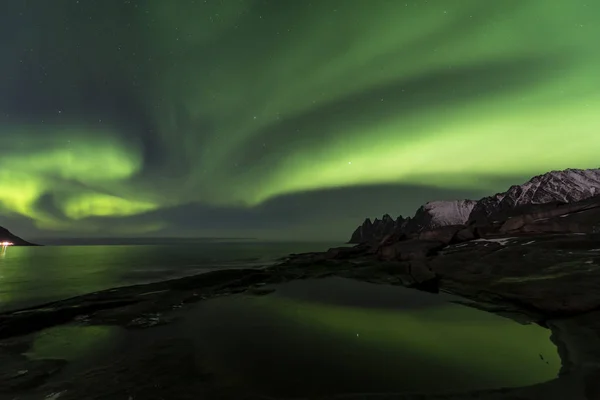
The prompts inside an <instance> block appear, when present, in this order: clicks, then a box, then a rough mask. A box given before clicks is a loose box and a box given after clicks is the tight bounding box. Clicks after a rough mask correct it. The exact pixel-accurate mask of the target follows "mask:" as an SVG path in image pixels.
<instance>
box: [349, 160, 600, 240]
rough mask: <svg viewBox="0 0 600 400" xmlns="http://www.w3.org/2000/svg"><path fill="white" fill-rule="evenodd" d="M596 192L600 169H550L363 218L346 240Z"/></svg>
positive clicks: (481, 218)
mask: <svg viewBox="0 0 600 400" xmlns="http://www.w3.org/2000/svg"><path fill="white" fill-rule="evenodd" d="M596 195H600V169H566V170H564V171H551V172H548V173H545V174H543V175H538V176H535V177H533V178H531V179H530V180H529V181H527V182H525V183H523V184H521V185H514V186H511V187H510V188H509V189H508V190H507V191H506V192H503V193H497V194H495V195H493V196H489V197H484V198H482V199H481V200H478V201H475V200H456V201H431V202H428V203H426V204H424V205H423V206H421V207H420V208H419V209H418V210H417V212H416V213H415V216H414V217H412V218H411V217H409V218H403V217H402V216H400V217H398V219H396V220H394V219H393V218H391V217H390V216H389V215H387V214H386V215H385V216H384V218H383V220H379V219H375V220H374V221H373V222H371V220H370V219H368V218H367V219H366V220H365V222H364V223H363V224H362V225H361V226H359V227H358V228H357V229H356V230H355V231H354V233H353V234H352V238H351V239H350V243H361V242H365V241H372V240H380V239H382V238H383V237H385V236H386V235H388V234H392V233H398V234H407V235H409V234H413V233H417V232H421V231H424V230H428V229H433V228H438V227H441V226H447V225H462V224H467V223H487V222H489V220H490V217H491V218H492V219H496V218H498V217H499V216H502V214H507V213H510V211H511V210H514V209H515V208H517V207H519V208H520V207H526V206H528V205H535V204H546V203H555V202H560V203H573V202H576V201H580V200H584V199H587V198H590V197H593V196H596Z"/></svg>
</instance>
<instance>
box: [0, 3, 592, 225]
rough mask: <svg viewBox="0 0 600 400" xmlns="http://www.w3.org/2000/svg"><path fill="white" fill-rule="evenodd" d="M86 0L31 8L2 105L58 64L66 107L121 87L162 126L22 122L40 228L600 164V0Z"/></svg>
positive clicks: (478, 183) (7, 183)
mask: <svg viewBox="0 0 600 400" xmlns="http://www.w3.org/2000/svg"><path fill="white" fill-rule="evenodd" d="M78 3H81V4H77V5H75V2H67V1H58V0H57V1H53V2H52V5H51V6H50V5H45V4H44V2H42V1H38V2H35V1H33V2H31V4H33V6H31V5H30V7H37V9H36V11H35V12H33V11H32V12H31V13H30V14H29V20H28V21H27V22H26V23H23V24H22V25H23V26H25V27H26V28H21V29H20V30H18V31H17V32H16V33H15V34H14V35H13V37H12V42H11V43H10V44H7V46H8V49H7V50H5V52H6V51H9V52H10V51H13V52H14V53H11V56H10V57H6V60H3V64H2V66H0V72H1V75H0V105H3V104H5V103H6V102H8V103H9V104H10V102H11V99H10V98H9V97H10V96H7V95H6V93H9V94H10V93H14V92H15V91H18V90H20V89H19V88H15V87H12V86H11V83H10V82H11V79H12V77H14V76H15V74H16V72H15V71H18V70H19V68H21V65H22V64H23V62H24V60H25V62H26V63H30V64H31V65H34V64H35V63H36V62H37V63H44V71H46V72H45V73H46V74H47V75H48V77H47V79H46V78H44V79H46V81H45V83H44V85H45V86H44V88H45V89H44V90H45V91H47V92H52V93H55V94H54V95H55V96H56V98H57V99H59V100H60V101H58V100H57V104H67V105H77V104H79V103H81V102H84V101H85V100H86V97H87V96H89V93H88V92H87V90H88V89H86V86H85V85H84V84H83V82H90V81H94V82H103V81H108V82H113V83H112V84H113V85H115V87H116V88H117V89H118V90H121V91H123V92H127V94H128V96H129V97H128V98H131V99H134V100H135V103H136V107H138V108H139V109H141V111H140V112H139V113H138V114H139V115H144V117H145V118H146V119H147V121H145V123H146V125H145V126H146V128H144V131H145V133H144V134H139V131H140V130H141V129H138V128H132V127H131V126H129V125H130V124H129V125H128V124H126V123H120V122H121V121H120V120H117V119H114V118H113V119H111V115H110V113H108V112H105V110H100V109H99V110H90V109H87V114H86V115H83V114H82V113H81V112H71V111H70V109H69V107H68V106H67V107H65V110H64V111H63V110H62V109H57V110H54V111H53V112H54V114H55V115H54V117H50V116H48V115H47V114H48V113H46V114H45V115H44V116H41V117H40V118H33V117H31V116H30V117H28V118H22V117H20V116H15V115H12V114H11V113H6V115H4V116H2V117H1V118H0V132H2V141H3V144H4V145H3V146H2V147H0V214H4V215H15V214H16V215H21V216H25V217H27V218H30V219H32V220H33V221H35V223H36V225H37V226H38V227H39V228H40V229H49V230H84V229H94V225H93V224H91V223H90V220H89V218H96V217H98V218H100V219H101V218H104V217H116V216H131V215H136V214H140V213H144V212H148V211H153V210H160V209H161V208H165V207H173V206H177V205H181V204H187V203H193V202H198V203H203V204H208V205H217V206H236V207H239V206H244V207H253V206H256V205H259V204H261V203H263V202H265V201H267V200H269V199H272V198H274V197H277V196H281V195H285V194H293V193H299V192H305V191H311V190H320V189H326V188H339V187H348V186H355V185H365V184H369V185H370V184H386V183H393V184H418V185H424V186H433V187H440V188H467V189H469V188H476V189H486V190H488V189H489V190H496V189H502V188H497V187H492V186H493V185H492V184H491V183H489V182H491V180H488V179H487V177H490V176H526V175H534V174H537V173H542V172H545V171H547V170H551V169H563V168H592V167H598V154H599V152H600V133H599V132H600V114H599V113H598V110H599V109H600V73H598V71H600V51H598V48H599V47H598V40H599V38H600V24H598V23H597V21H598V18H600V3H599V2H593V1H589V0H555V1H552V2H548V1H546V0H528V1H523V0H506V1H501V2H482V1H480V0H460V1H458V0H456V1H448V0H429V1H421V0H408V1H402V2H400V1H388V0H372V1H369V2H366V1H362V0H352V1H351V0H323V1H321V2H282V1H278V2H276V1H273V2H268V1H267V2H264V1H263V2H258V1H250V0H240V1H235V2H229V1H226V2H220V1H208V2H200V1H199V2H192V1H177V2H175V1H172V2H166V1H159V0H156V1H150V0H148V1H145V2H144V1H138V2H135V1H132V2H116V1H106V2H102V7H100V6H95V5H93V3H94V2H92V1H81V2H78ZM77 7H79V9H78V8H77ZM94 7H95V8H94ZM84 9H85V10H84ZM88 14H89V18H85V19H84V18H83V16H84V15H86V16H87V15H88ZM3 18H6V17H3ZM2 21H3V20H2ZM19 23H20V22H19ZM65 26H66V27H68V28H69V29H65ZM28 47H30V48H31V49H32V50H31V51H30V52H23V49H24V48H28ZM51 54H54V56H55V59H56V60H58V59H60V61H56V62H54V63H53V62H50V61H48V60H51V59H52V57H50V56H49V55H51ZM44 76H45V75H44ZM120 82H127V85H129V86H127V87H125V86H126V85H125V83H123V84H122V85H121V84H120ZM2 93H4V94H2ZM5 97H6V98H5ZM59 107H60V106H59ZM71 108H72V109H74V108H75V107H71ZM123 113H125V114H126V110H121V114H123ZM148 127H149V128H148ZM133 131H135V132H134V133H132V132H133ZM148 132H150V133H148ZM150 136H151V137H152V141H153V143H154V149H155V152H156V151H158V152H159V153H160V160H161V161H160V162H157V161H156V162H155V161H152V160H150V159H149V156H148V154H147V153H145V151H144V146H147V143H146V142H147V140H148V137H150ZM156 149H158V150H156ZM45 196H51V197H52V201H53V204H54V206H55V208H56V209H57V210H58V211H59V212H58V213H57V212H49V211H48V210H46V209H45V208H44V207H41V206H40V200H41V199H43V198H44V197H45ZM98 218H96V219H95V220H97V219H98ZM163 226H164V224H163V222H160V221H159V222H157V223H156V224H150V225H144V226H143V227H140V230H158V229H161V227H163Z"/></svg>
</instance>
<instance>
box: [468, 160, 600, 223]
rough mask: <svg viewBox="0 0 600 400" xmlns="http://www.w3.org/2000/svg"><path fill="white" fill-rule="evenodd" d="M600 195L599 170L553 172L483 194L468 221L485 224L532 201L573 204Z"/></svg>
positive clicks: (534, 202) (537, 202) (532, 202)
mask: <svg viewBox="0 0 600 400" xmlns="http://www.w3.org/2000/svg"><path fill="white" fill-rule="evenodd" d="M595 195H600V169H566V170H564V171H550V172H548V173H545V174H543V175H538V176H535V177H533V178H531V179H530V180H529V181H527V182H525V183H523V184H521V185H514V186H511V187H510V188H509V189H508V190H507V191H506V192H503V193H497V194H495V195H493V196H489V197H484V198H482V199H481V200H479V201H478V202H477V205H476V206H475V207H474V208H473V211H472V212H471V215H470V216H469V222H478V223H485V222H487V221H488V220H489V217H490V216H492V215H501V214H502V213H506V212H509V211H510V210H511V209H514V208H515V207H519V206H526V205H529V204H545V203H553V202H560V203H573V202H576V201H580V200H584V199H587V198H590V197H593V196H595Z"/></svg>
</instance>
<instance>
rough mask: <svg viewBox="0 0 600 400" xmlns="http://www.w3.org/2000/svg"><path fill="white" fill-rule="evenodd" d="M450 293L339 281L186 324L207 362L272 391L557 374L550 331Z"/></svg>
mask: <svg viewBox="0 0 600 400" xmlns="http://www.w3.org/2000/svg"><path fill="white" fill-rule="evenodd" d="M451 299H452V297H451V296H443V295H432V294H428V293H422V292H418V291H415V290H410V289H405V288H400V287H391V286H382V285H373V284H368V283H361V282H355V281H351V280H345V279H341V278H332V279H322V280H318V281H300V282H292V283H289V284H284V285H281V286H280V287H278V290H277V291H276V292H275V293H273V294H272V295H268V296H263V297H252V296H231V297H224V298H220V299H214V300H210V301H207V302H203V303H199V304H198V305H197V306H196V308H195V313H194V316H193V318H188V320H187V322H186V328H185V330H186V331H187V332H193V336H192V339H193V340H194V344H195V346H196V348H197V349H198V350H201V352H202V354H203V359H204V362H206V357H207V355H208V357H209V361H210V364H211V368H212V369H214V370H215V373H217V374H218V375H219V376H221V377H227V378H228V380H230V381H231V382H234V383H235V384H236V385H240V386H242V387H246V388H247V389H248V390H250V391H254V392H257V393H261V394H266V395H272V396H299V395H321V394H334V393H357V392H363V393H364V392H371V393H372V392H445V391H463V390H475V389H485V388H498V387H509V386H511V387H514V386H525V385H530V384H534V383H539V382H544V381H548V380H550V379H553V378H555V377H556V376H557V374H558V370H559V368H560V359H559V357H558V354H557V350H556V347H555V346H554V345H553V344H552V343H551V341H550V339H549V337H550V331H548V330H546V329H544V328H542V327H539V326H537V325H521V324H518V323H516V322H513V321H512V320H509V319H506V318H503V317H499V316H496V315H493V314H490V313H487V312H483V311H479V310H476V309H472V308H469V307H465V306H461V305H457V304H452V303H449V302H448V300H451Z"/></svg>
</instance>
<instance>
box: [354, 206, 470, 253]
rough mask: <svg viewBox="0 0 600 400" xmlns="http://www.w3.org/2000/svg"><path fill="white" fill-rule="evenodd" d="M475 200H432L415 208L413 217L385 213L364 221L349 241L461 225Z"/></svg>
mask: <svg viewBox="0 0 600 400" xmlns="http://www.w3.org/2000/svg"><path fill="white" fill-rule="evenodd" d="M475 204H476V202H475V201H473V200H456V201H432V202H429V203H426V204H424V205H423V206H421V207H419V209H418V210H417V212H416V213H415V215H414V216H413V217H407V218H404V217H402V216H399V217H398V218H397V219H395V220H394V219H393V218H392V217H390V216H389V215H388V214H386V215H384V216H383V219H381V220H379V219H377V218H376V219H375V221H373V222H371V220H370V219H368V218H367V219H366V220H365V222H363V224H362V225H361V226H359V227H358V228H356V230H355V231H354V233H353V234H352V236H351V238H350V241H349V243H362V242H374V241H380V240H382V239H383V238H385V237H386V236H387V235H413V234H416V233H419V232H422V231H425V230H429V229H435V228H439V227H442V226H448V225H457V224H464V223H465V222H466V221H467V219H468V218H469V215H470V213H471V210H472V209H473V207H474V206H475Z"/></svg>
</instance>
